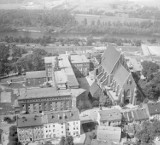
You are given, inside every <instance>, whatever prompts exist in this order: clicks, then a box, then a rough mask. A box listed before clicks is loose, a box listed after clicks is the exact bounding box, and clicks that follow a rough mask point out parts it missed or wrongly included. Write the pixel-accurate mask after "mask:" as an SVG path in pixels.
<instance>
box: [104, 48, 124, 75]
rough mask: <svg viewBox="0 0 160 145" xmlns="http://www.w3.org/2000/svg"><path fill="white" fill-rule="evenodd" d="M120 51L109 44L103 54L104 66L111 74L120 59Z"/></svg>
mask: <svg viewBox="0 0 160 145" xmlns="http://www.w3.org/2000/svg"><path fill="white" fill-rule="evenodd" d="M120 56H121V54H120V52H119V51H117V50H116V49H115V48H114V47H113V46H110V45H109V46H108V47H107V49H106V50H105V52H104V54H103V56H102V66H103V68H104V70H105V72H107V73H108V74H110V73H111V72H112V71H113V69H114V66H115V64H116V63H117V61H118V60H119V59H120Z"/></svg>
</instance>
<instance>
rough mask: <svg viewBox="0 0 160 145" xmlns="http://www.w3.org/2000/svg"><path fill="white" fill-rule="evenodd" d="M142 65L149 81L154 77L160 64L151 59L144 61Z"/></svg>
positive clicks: (143, 72)
mask: <svg viewBox="0 0 160 145" xmlns="http://www.w3.org/2000/svg"><path fill="white" fill-rule="evenodd" d="M142 67H143V69H142V74H143V75H144V76H145V77H146V78H147V80H148V81H149V80H151V79H152V78H153V74H154V73H155V72H157V71H158V69H159V65H158V64H156V63H154V62H151V61H144V62H142Z"/></svg>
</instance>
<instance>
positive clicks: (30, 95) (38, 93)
mask: <svg viewBox="0 0 160 145" xmlns="http://www.w3.org/2000/svg"><path fill="white" fill-rule="evenodd" d="M18 104H19V107H20V110H21V111H23V112H24V113H26V114H33V113H42V112H44V111H61V110H70V109H71V108H72V97H71V94H70V92H69V91H68V90H64V91H60V90H59V91H57V90H56V89H55V88H52V87H50V88H36V89H35V88H34V89H30V90H27V92H26V93H25V94H23V95H21V96H20V97H19V98H18Z"/></svg>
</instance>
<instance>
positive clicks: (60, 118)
mask: <svg viewBox="0 0 160 145" xmlns="http://www.w3.org/2000/svg"><path fill="white" fill-rule="evenodd" d="M46 115H47V120H48V123H65V122H69V121H77V120H80V119H79V113H78V111H77V110H75V111H63V112H49V113H48V114H46Z"/></svg>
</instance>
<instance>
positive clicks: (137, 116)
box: [133, 109, 149, 121]
mask: <svg viewBox="0 0 160 145" xmlns="http://www.w3.org/2000/svg"><path fill="white" fill-rule="evenodd" d="M133 116H134V120H135V121H142V120H147V119H149V116H148V115H147V112H146V109H137V110H134V111H133Z"/></svg>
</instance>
